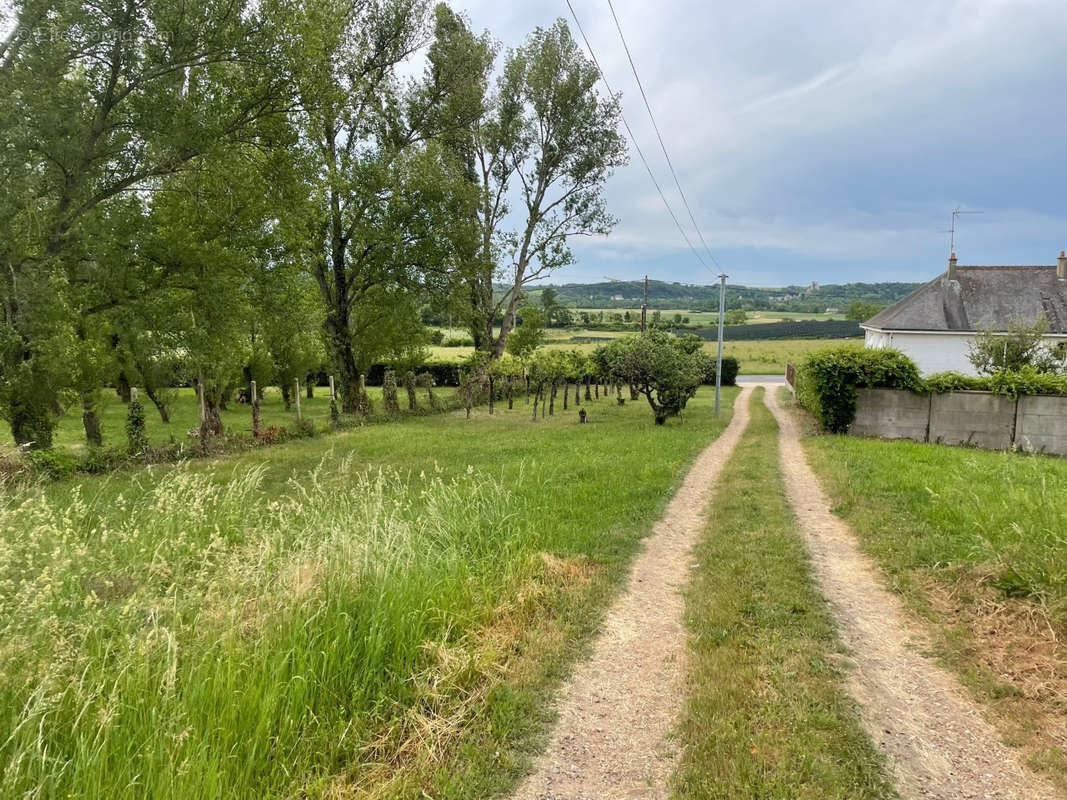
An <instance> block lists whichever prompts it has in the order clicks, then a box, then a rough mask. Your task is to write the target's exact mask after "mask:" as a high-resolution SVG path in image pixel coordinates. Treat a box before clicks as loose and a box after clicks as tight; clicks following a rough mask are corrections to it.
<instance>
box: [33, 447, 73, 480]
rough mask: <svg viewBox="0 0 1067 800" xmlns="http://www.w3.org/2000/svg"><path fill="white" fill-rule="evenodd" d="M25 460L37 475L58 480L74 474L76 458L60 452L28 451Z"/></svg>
mask: <svg viewBox="0 0 1067 800" xmlns="http://www.w3.org/2000/svg"><path fill="white" fill-rule="evenodd" d="M26 458H27V459H28V460H29V462H30V464H31V465H32V466H33V468H34V470H35V471H37V472H38V473H40V474H42V475H45V476H47V477H49V478H52V479H56V480H58V479H59V478H65V477H67V476H68V475H70V474H71V473H72V472H74V467H75V462H76V458H75V456H73V455H71V454H70V453H67V452H64V451H61V450H28V451H27V452H26Z"/></svg>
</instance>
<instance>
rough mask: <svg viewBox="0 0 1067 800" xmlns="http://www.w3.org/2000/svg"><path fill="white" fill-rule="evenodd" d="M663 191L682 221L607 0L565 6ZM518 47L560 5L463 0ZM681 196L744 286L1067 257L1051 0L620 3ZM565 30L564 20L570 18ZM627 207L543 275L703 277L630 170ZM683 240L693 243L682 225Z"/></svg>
mask: <svg viewBox="0 0 1067 800" xmlns="http://www.w3.org/2000/svg"><path fill="white" fill-rule="evenodd" d="M572 2H574V6H575V9H576V11H577V12H578V14H579V17H580V19H581V21H582V24H583V26H584V27H585V28H586V32H587V33H588V34H589V36H590V39H591V41H592V44H593V47H594V48H595V49H596V54H597V57H598V59H600V61H601V64H602V66H603V67H604V69H605V72H606V73H607V74H608V78H609V80H610V81H611V84H612V86H613V88H615V89H616V90H622V92H623V109H624V113H625V114H626V116H627V118H628V120H629V122H630V125H631V126H632V127H633V129H634V132H635V134H636V135H637V137H638V138H639V139H640V143H641V146H642V148H643V149H644V151H645V153H646V154H647V155H648V156H649V160H650V163H651V164H652V167H653V169H654V170H655V171H656V173H657V177H658V178H659V180H660V182H661V185H663V186H664V188H665V189H670V191H669V193H668V199H669V200H670V201H671V202H672V205H674V206H675V208H676V211H677V212H678V213H679V216H680V219H682V220H683V221H686V219H687V218H686V215H685V213H684V209H683V207H682V205H681V201H680V200H679V199H678V197H677V194H676V192H675V191H674V189H673V185H672V183H671V180H670V176H669V173H668V171H667V166H666V163H665V162H664V159H663V155H662V153H661V152H660V150H659V146H658V144H657V143H656V140H655V135H654V133H653V131H652V128H651V125H650V124H649V122H648V117H647V114H646V112H645V110H644V108H643V106H642V104H641V99H640V95H639V94H638V91H637V87H636V84H635V82H634V80H633V76H632V75H631V73H630V70H629V66H628V64H627V63H626V59H625V54H624V53H623V50H622V46H621V43H620V41H619V37H618V34H617V32H616V31H615V28H614V23H613V22H612V20H611V16H610V12H609V10H608V5H607V0H572ZM455 5H457V7H459V8H462V9H465V10H466V11H467V13H468V14H469V16H470V18H471V21H472V23H473V25H474V26H475V27H476V28H479V29H480V28H489V30H490V31H491V32H492V33H493V35H494V36H495V37H496V38H497V39H499V40H501V41H502V42H503V43H504V44H516V43H517V42H519V41H520V40H521V39H522V38H523V36H524V35H525V34H526V33H527V32H528V31H529V30H531V29H532V28H533V27H535V26H537V25H548V24H551V22H552V21H553V20H554V19H555V18H556V17H559V16H564V17H566V18H568V21H569V12H568V10H567V6H566V3H565V2H564V0H559V2H547V3H545V2H531V1H527V2H522V3H512V4H507V3H501V2H499V0H495V1H494V0H457V2H456V3H455ZM615 7H616V10H617V12H618V14H619V17H620V21H621V23H622V26H623V32H624V33H625V34H626V36H627V39H628V41H629V44H630V48H631V51H632V52H633V55H634V58H635V61H636V63H637V67H638V69H639V70H640V72H641V79H642V81H643V83H644V85H645V89H646V90H647V92H648V94H649V98H650V100H651V102H652V106H653V110H654V111H655V112H656V116H657V120H658V121H659V124H660V129H661V130H662V131H663V133H664V137H665V139H666V141H667V146H668V148H669V150H670V153H671V158H672V160H673V161H674V163H675V166H676V168H677V169H678V173H679V176H680V177H681V180H682V186H683V188H684V189H685V190H686V193H687V195H688V196H689V199H690V202H691V204H692V206H693V210H694V212H695V214H696V216H697V220H698V221H699V223H700V225H701V228H702V230H703V232H704V236H705V238H706V239H707V240H708V243H709V244H710V245H711V248H712V250H713V251H714V252H715V255H716V257H717V260H718V262H719V263H720V264H721V265H722V266H723V268H724V269H725V270H726V271H727V272H728V273H729V274H730V276H731V281H732V282H736V283H748V284H762V285H781V284H785V283H806V282H808V281H811V280H818V281H822V282H837V281H849V280H851V281H855V280H867V281H883V280H922V279H927V278H929V277H932V276H933V275H934V274H936V273H937V272H938V271H940V270H941V269H943V264H944V260H945V258H946V257H947V255H948V252H947V251H948V233H947V228H948V227H949V216H950V212H951V210H952V209H953V208H954V207H955V206H957V205H959V206H963V207H965V208H972V209H981V210H982V211H984V214H982V215H980V216H970V217H964V218H963V219H962V220H961V226H960V232H959V235H958V246H957V250H958V251H959V256H960V262H961V263H974V264H1005V263H1007V264H1013V263H1025V264H1033V263H1043V264H1049V263H1054V262H1055V255H1056V254H1057V253H1058V252H1059V250H1060V249H1061V248H1063V247H1067V2H1065V0H967V1H966V2H964V1H963V0H960V1H959V2H952V1H950V0H915V1H913V0H863V2H854V1H853V2H849V1H847V0H792V1H791V2H779V1H776V0H749V1H748V2H745V3H737V2H719V1H716V2H710V3H706V2H693V1H692V0H678V1H676V2H656V3H652V2H641V1H640V0H616V2H615ZM573 27H574V26H573V23H572V28H573ZM608 199H609V203H610V207H611V210H612V211H613V213H614V214H615V215H616V216H618V217H619V218H620V223H619V225H618V227H617V228H616V230H615V232H614V233H613V234H612V235H611V236H610V237H609V238H607V239H603V240H583V241H581V242H577V243H576V245H575V251H576V254H577V256H578V258H579V263H578V264H577V265H575V266H573V267H571V268H569V269H567V270H566V271H564V272H561V273H559V274H558V275H557V276H556V278H555V280H556V281H584V280H599V279H601V278H602V276H603V275H605V274H609V275H613V276H617V277H620V278H634V277H637V276H639V275H643V274H644V273H645V272H646V271H647V272H648V273H649V274H650V276H652V277H654V278H659V279H663V280H677V281H683V282H697V283H705V282H710V281H711V280H713V276H712V275H711V274H710V273H709V272H708V271H706V270H705V269H704V268H703V267H702V266H701V265H700V264H699V263H698V262H697V260H696V258H695V256H693V254H692V252H691V251H689V249H688V248H687V247H686V245H685V243H684V241H683V240H682V238H681V236H680V234H679V233H678V231H677V229H676V228H675V227H674V223H673V222H672V221H671V219H670V217H669V216H668V215H667V212H666V211H665V210H664V208H663V206H662V204H661V202H660V200H659V198H658V197H657V195H656V193H655V189H654V187H653V186H652V185H651V183H650V181H649V179H648V176H647V174H646V173H645V171H644V168H643V167H642V166H641V164H640V161H639V160H638V159H637V158H636V154H634V158H633V161H632V163H631V164H630V166H628V167H626V168H624V169H622V170H620V171H619V172H618V173H617V174H616V176H615V177H614V178H613V179H612V181H611V183H610V186H609V188H608ZM694 239H695V237H694Z"/></svg>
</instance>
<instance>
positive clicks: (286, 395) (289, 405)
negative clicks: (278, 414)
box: [279, 380, 293, 411]
mask: <svg viewBox="0 0 1067 800" xmlns="http://www.w3.org/2000/svg"><path fill="white" fill-rule="evenodd" d="M279 388H280V389H281V390H282V402H283V403H284V404H285V410H286V411H292V409H293V390H292V387H291V386H289V381H284V380H283V381H282V385H281V386H280V387H279Z"/></svg>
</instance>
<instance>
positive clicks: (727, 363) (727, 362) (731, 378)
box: [704, 356, 741, 386]
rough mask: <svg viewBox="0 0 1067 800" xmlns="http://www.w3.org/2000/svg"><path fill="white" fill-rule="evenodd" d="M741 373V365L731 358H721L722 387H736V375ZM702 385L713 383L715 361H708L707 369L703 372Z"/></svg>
mask: <svg viewBox="0 0 1067 800" xmlns="http://www.w3.org/2000/svg"><path fill="white" fill-rule="evenodd" d="M740 371H741V363H740V362H739V361H738V360H737V359H736V358H734V357H733V356H723V357H722V385H723V386H736V385H737V374H738V373H739V372H740ZM704 383H707V384H710V385H714V383H715V359H714V358H712V359H709V363H708V368H707V370H705V372H704Z"/></svg>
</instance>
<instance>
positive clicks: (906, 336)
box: [865, 331, 977, 375]
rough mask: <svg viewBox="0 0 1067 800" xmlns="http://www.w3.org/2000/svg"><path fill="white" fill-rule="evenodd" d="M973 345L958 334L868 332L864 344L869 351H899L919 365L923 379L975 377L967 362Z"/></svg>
mask: <svg viewBox="0 0 1067 800" xmlns="http://www.w3.org/2000/svg"><path fill="white" fill-rule="evenodd" d="M973 341H974V337H973V336H967V335H958V334H944V333H903V332H899V331H893V332H889V331H886V332H883V331H867V336H866V341H865V343H866V345H867V347H873V348H877V349H882V348H886V347H893V348H896V349H897V350H900V351H901V352H902V353H904V355H906V356H908V357H909V358H910V359H911V360H912V361H914V362H915V363H916V364H918V365H919V371H920V372H921V373H922V374H923V375H930V374H932V373H934V372H947V371H949V370H951V371H953V372H962V373H963V374H964V375H976V374H977V373H976V372H975V371H974V367H972V366H971V362H970V361H969V360H968V359H967V356H968V354H969V353H970V346H971V342H973Z"/></svg>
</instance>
